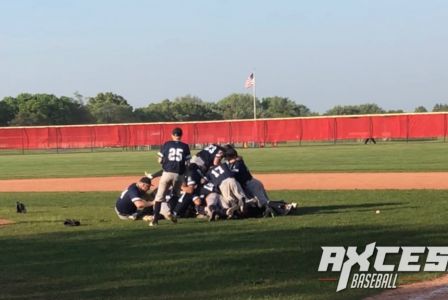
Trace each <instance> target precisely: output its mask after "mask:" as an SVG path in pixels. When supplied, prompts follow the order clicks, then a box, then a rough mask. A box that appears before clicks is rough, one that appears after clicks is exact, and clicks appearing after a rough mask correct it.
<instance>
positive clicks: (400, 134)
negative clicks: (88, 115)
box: [0, 113, 448, 150]
mask: <svg viewBox="0 0 448 300" xmlns="http://www.w3.org/2000/svg"><path fill="white" fill-rule="evenodd" d="M447 122H448V113H419V114H390V115H363V116H337V117H336V116H333V117H305V118H284V119H259V120H255V121H254V120H237V121H212V122H185V123H138V124H112V125H70V126H39V127H0V149H22V150H28V149H30V150H31V149H71V148H104V147H138V146H149V145H161V144H163V143H164V142H165V141H166V140H168V139H170V135H171V130H172V129H173V128H174V127H177V126H179V127H182V129H183V130H184V137H183V140H184V141H185V142H187V143H189V144H207V143H244V142H255V143H276V142H284V141H297V142H302V141H332V142H335V141H337V140H353V139H365V138H369V137H373V138H377V139H382V138H387V139H419V138H443V139H444V140H446V137H447Z"/></svg>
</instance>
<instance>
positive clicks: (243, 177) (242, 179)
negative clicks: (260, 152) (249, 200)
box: [227, 157, 252, 187]
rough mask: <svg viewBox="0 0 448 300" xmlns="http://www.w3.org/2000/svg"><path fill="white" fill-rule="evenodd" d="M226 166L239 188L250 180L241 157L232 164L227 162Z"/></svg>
mask: <svg viewBox="0 0 448 300" xmlns="http://www.w3.org/2000/svg"><path fill="white" fill-rule="evenodd" d="M227 164H228V165H229V168H230V170H231V171H232V172H233V174H234V176H235V179H236V181H238V182H239V183H240V184H241V186H243V187H244V186H246V182H248V181H249V180H251V179H252V174H251V173H250V171H249V169H248V168H247V166H246V163H245V162H244V160H243V159H242V158H241V157H238V158H237V159H236V160H235V161H234V162H233V163H230V162H227Z"/></svg>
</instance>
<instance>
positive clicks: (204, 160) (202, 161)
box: [191, 144, 224, 172]
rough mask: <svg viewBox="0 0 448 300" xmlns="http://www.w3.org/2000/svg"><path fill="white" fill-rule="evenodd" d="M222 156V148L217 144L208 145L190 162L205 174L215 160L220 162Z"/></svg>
mask: <svg viewBox="0 0 448 300" xmlns="http://www.w3.org/2000/svg"><path fill="white" fill-rule="evenodd" d="M223 156H224V148H223V147H221V146H220V145H217V144H210V145H208V146H207V147H205V148H204V149H202V150H201V151H199V152H198V153H197V154H196V155H195V156H193V158H192V159H191V162H192V163H195V164H197V165H198V166H199V167H200V168H201V169H202V170H203V171H204V172H207V171H208V169H209V168H210V167H211V166H212V165H213V164H214V161H215V159H217V160H218V159H219V162H220V161H221V159H222V158H223Z"/></svg>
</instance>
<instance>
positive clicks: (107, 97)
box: [86, 92, 135, 124]
mask: <svg viewBox="0 0 448 300" xmlns="http://www.w3.org/2000/svg"><path fill="white" fill-rule="evenodd" d="M86 106H87V109H88V111H89V112H90V114H91V115H92V116H93V118H94V120H95V121H96V123H106V124H107V123H125V122H133V121H135V118H134V114H133V108H132V106H131V105H129V104H128V102H127V101H126V99H124V98H123V97H122V96H120V95H116V94H113V93H110V92H107V93H99V94H98V95H96V96H95V97H92V98H89V100H88V102H87V105H86Z"/></svg>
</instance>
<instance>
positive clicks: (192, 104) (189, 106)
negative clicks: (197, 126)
mask: <svg viewBox="0 0 448 300" xmlns="http://www.w3.org/2000/svg"><path fill="white" fill-rule="evenodd" d="M215 106H216V105H214V104H212V103H206V102H204V101H202V100H201V99H200V98H198V97H196V96H190V95H186V96H183V97H178V98H175V99H174V101H170V100H169V99H165V100H163V101H162V102H160V103H152V104H150V105H148V106H147V107H145V108H139V109H136V110H135V116H136V118H137V119H138V120H140V121H142V122H162V121H204V120H220V119H222V116H221V115H220V113H219V112H218V110H217V108H216V107H215Z"/></svg>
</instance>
